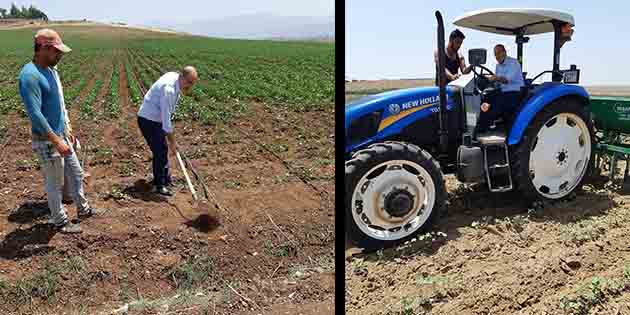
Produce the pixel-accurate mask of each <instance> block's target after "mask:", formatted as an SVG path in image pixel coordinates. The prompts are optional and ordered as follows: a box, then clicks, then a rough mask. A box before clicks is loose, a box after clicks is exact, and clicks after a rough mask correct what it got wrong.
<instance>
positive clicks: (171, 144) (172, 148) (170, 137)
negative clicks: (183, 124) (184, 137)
mask: <svg viewBox="0 0 630 315" xmlns="http://www.w3.org/2000/svg"><path fill="white" fill-rule="evenodd" d="M166 142H167V143H168V151H169V152H171V153H172V154H173V155H175V153H176V152H177V151H178V150H179V148H178V146H177V141H175V135H174V133H173V132H171V133H167V134H166Z"/></svg>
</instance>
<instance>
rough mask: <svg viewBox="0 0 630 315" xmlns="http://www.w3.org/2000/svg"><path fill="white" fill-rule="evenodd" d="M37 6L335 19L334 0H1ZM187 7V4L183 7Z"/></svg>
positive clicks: (55, 13) (51, 11) (155, 16)
mask: <svg viewBox="0 0 630 315" xmlns="http://www.w3.org/2000/svg"><path fill="white" fill-rule="evenodd" d="M11 3H15V4H16V5H17V6H18V7H20V6H22V5H24V6H26V7H28V6H29V5H31V4H32V5H34V6H35V7H37V8H39V9H41V10H42V11H44V12H45V13H46V14H47V15H48V17H49V18H51V19H84V18H85V19H89V20H96V21H103V22H108V21H116V22H118V21H122V22H126V23H130V24H141V23H146V22H151V21H156V20H159V21H177V22H182V21H190V20H206V19H215V18H221V17H228V16H238V15H244V14H252V13H263V12H264V13H272V14H275V15H281V16H333V15H334V14H335V1H334V0H309V1H294V0H267V1H256V0H229V1H207V0H206V1H203V0H182V1H177V0H175V1H174V0H170V1H165V0H107V1H104V0H101V1H94V0H31V1H21V0H20V1H6V0H0V7H2V8H5V9H8V8H9V7H10V6H11ZM184 4H185V5H184Z"/></svg>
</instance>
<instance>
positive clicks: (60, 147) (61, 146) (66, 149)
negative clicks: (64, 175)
mask: <svg viewBox="0 0 630 315" xmlns="http://www.w3.org/2000/svg"><path fill="white" fill-rule="evenodd" d="M47 136H48V140H49V141H50V142H52V144H53V145H54V146H55V149H57V152H59V154H61V156H68V155H70V154H72V150H71V149H70V146H68V145H67V144H66V143H65V142H64V141H63V138H61V137H59V136H57V135H56V134H55V133H54V132H52V131H48V135H47Z"/></svg>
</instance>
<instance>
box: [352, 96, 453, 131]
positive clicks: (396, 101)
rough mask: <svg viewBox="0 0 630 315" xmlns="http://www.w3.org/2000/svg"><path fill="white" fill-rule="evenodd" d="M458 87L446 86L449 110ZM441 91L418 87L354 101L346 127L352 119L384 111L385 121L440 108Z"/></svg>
mask: <svg viewBox="0 0 630 315" xmlns="http://www.w3.org/2000/svg"><path fill="white" fill-rule="evenodd" d="M456 89H458V87H454V86H446V98H447V106H448V109H450V108H451V106H452V101H451V99H452V96H453V94H454V93H455V90H456ZM439 94H440V89H439V88H438V87H437V86H430V87H417V88H409V89H401V90H395V91H389V92H383V93H379V94H374V95H370V96H366V97H362V98H360V99H358V100H355V101H352V102H350V103H347V104H346V113H345V118H346V119H345V126H346V128H347V127H348V126H349V124H350V121H351V119H352V118H356V117H360V116H363V115H365V114H369V113H372V112H376V111H380V110H382V111H383V112H382V117H383V120H387V119H388V118H394V117H397V118H402V117H404V116H405V115H408V114H411V113H412V112H416V111H418V110H421V109H425V108H430V107H438V108H439V106H438V105H439V103H440V96H439ZM349 118H350V119H349Z"/></svg>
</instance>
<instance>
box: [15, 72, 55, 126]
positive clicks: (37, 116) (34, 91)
mask: <svg viewBox="0 0 630 315" xmlns="http://www.w3.org/2000/svg"><path fill="white" fill-rule="evenodd" d="M18 85H19V90H20V96H21V97H22V101H23V102H24V106H25V107H26V113H27V114H28V117H29V118H30V120H31V130H32V132H33V134H34V135H40V136H46V135H47V134H48V131H51V130H52V131H53V132H54V133H55V134H57V135H59V136H61V135H62V134H63V132H64V129H65V112H64V110H63V108H62V106H61V102H60V101H61V98H60V95H59V88H58V86H57V80H56V79H55V77H54V75H53V73H52V71H51V70H50V69H49V68H42V67H39V66H37V65H36V64H34V63H33V62H29V63H28V64H26V65H24V67H23V68H22V71H20V76H19V78H18Z"/></svg>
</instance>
